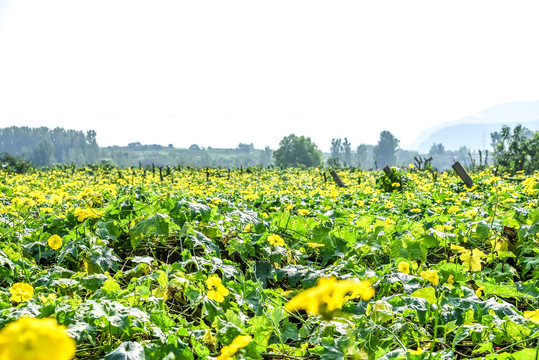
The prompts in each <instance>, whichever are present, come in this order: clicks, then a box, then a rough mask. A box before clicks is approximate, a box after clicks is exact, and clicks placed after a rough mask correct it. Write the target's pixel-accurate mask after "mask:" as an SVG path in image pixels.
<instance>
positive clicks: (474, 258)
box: [460, 249, 485, 271]
mask: <svg viewBox="0 0 539 360" xmlns="http://www.w3.org/2000/svg"><path fill="white" fill-rule="evenodd" d="M484 257H485V253H484V252H482V251H481V250H478V249H473V250H471V251H468V250H466V251H463V252H462V253H461V255H460V260H461V261H462V266H464V268H465V269H466V270H468V271H481V262H482V261H483V260H482V259H483V258H484Z"/></svg>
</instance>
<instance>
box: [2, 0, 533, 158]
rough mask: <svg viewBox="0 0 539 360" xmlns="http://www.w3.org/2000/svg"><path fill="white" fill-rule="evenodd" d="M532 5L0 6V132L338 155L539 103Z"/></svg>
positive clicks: (33, 2)
mask: <svg viewBox="0 0 539 360" xmlns="http://www.w3.org/2000/svg"><path fill="white" fill-rule="evenodd" d="M538 10H539V4H538V3H536V2H534V1H523V2H518V3H507V2H502V1H477V2H473V3H470V2H466V1H455V2H451V3H448V4H438V3H432V2H429V1H414V2H406V3H402V2H399V1H389V2H384V3H358V2H355V1H343V2H338V3H334V2H332V3H329V2H327V1H305V0H300V1H295V2H287V1H274V2H271V3H258V2H250V1H229V2H218V1H209V2H204V3H201V2H195V3H186V2H181V3H178V2H175V1H161V2H158V3H149V2H145V1H126V0H116V1H107V2H91V3H90V2H81V1H74V0H51V1H47V2H42V1H37V0H28V1H24V2H16V1H13V0H0V127H7V126H12V125H17V126H31V127H38V126H47V127H49V128H54V127H58V126H60V127H63V128H66V129H76V130H87V129H94V130H95V131H96V132H97V140H98V142H99V144H100V146H108V145H127V144H128V143H132V142H141V143H144V144H154V143H155V144H161V145H165V146H166V145H168V144H173V145H174V146H175V147H179V148H183V147H189V146H190V145H191V144H198V145H200V146H204V147H208V146H211V147H215V148H224V147H225V148H234V147H236V146H237V145H238V144H239V143H240V142H242V143H253V144H254V145H255V147H256V148H264V147H265V146H270V147H271V148H273V149H275V148H277V147H278V143H279V141H280V140H281V139H282V138H283V137H284V136H286V135H288V134H290V133H295V134H297V135H305V136H308V137H310V138H311V139H312V140H313V141H314V142H315V143H316V144H317V145H318V146H319V148H320V149H321V150H323V151H328V150H329V147H330V144H331V139H332V138H344V137H347V138H348V139H349V140H350V142H351V143H352V145H353V146H354V147H355V146H357V145H358V144H360V143H367V144H375V143H376V142H377V140H378V136H379V134H380V132H381V131H382V130H389V131H391V132H392V133H393V134H394V135H395V136H396V137H397V138H398V139H400V140H401V143H400V144H401V147H403V148H407V147H408V146H409V145H410V144H412V143H413V142H414V141H415V140H416V138H417V136H418V135H419V134H420V133H421V132H422V131H423V130H426V129H428V128H431V127H433V126H435V125H439V124H442V123H445V122H449V121H454V120H458V119H462V118H465V117H468V116H473V115H474V114H477V113H478V112H481V111H484V110H486V109H488V108H491V107H493V106H496V105H499V104H504V103H509V102H515V101H536V100H539V88H538V87H537V86H536V84H537V83H539V72H538V71H537V70H536V69H537V65H536V64H538V63H539V54H537V52H536V51H535V47H534V44H535V34H537V33H539V24H538V23H537V22H536V21H535V14H537V13H538Z"/></svg>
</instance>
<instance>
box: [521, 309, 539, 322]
mask: <svg viewBox="0 0 539 360" xmlns="http://www.w3.org/2000/svg"><path fill="white" fill-rule="evenodd" d="M524 317H525V318H526V319H529V320H530V321H533V322H534V323H536V324H539V310H531V311H524Z"/></svg>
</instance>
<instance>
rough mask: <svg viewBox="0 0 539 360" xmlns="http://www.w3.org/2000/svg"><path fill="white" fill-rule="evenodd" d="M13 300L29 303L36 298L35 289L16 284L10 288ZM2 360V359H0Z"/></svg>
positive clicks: (26, 285)
mask: <svg viewBox="0 0 539 360" xmlns="http://www.w3.org/2000/svg"><path fill="white" fill-rule="evenodd" d="M9 292H10V293H11V300H13V301H15V302H22V301H28V300H30V299H31V298H32V297H33V296H34V288H33V287H32V285H30V284H25V283H20V282H19V283H15V284H13V286H12V287H10V288H9ZM0 359H1V358H0Z"/></svg>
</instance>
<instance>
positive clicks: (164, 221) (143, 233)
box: [129, 213, 170, 249]
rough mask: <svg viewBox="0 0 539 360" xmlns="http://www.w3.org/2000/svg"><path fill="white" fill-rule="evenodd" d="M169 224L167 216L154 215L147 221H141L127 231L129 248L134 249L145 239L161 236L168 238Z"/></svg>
mask: <svg viewBox="0 0 539 360" xmlns="http://www.w3.org/2000/svg"><path fill="white" fill-rule="evenodd" d="M169 231H170V223H169V219H168V215H167V214H160V213H157V214H154V215H153V216H151V217H150V218H148V219H145V220H142V221H140V222H139V223H137V224H136V225H135V226H134V227H132V228H131V230H129V237H130V238H131V246H132V247H133V249H136V248H137V246H138V245H139V244H140V243H141V242H142V240H143V239H144V238H145V237H150V236H161V237H163V238H168V235H169Z"/></svg>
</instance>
